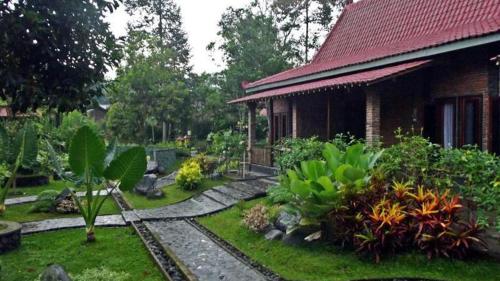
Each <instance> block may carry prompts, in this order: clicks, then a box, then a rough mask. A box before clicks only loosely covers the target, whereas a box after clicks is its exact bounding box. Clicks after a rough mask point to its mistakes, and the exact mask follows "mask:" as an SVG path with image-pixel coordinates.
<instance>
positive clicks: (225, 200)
mask: <svg viewBox="0 0 500 281" xmlns="http://www.w3.org/2000/svg"><path fill="white" fill-rule="evenodd" d="M203 195H205V196H207V197H209V198H211V199H213V200H215V201H217V202H219V203H222V204H224V205H225V206H228V207H229V206H232V205H234V204H236V203H237V202H238V200H236V199H234V198H233V197H231V196H229V195H226V194H224V193H222V192H219V191H217V190H215V189H210V190H207V191H205V192H203Z"/></svg>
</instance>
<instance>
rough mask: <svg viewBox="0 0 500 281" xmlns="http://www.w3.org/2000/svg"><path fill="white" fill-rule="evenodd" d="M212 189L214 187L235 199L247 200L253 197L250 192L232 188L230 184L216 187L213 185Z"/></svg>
mask: <svg viewBox="0 0 500 281" xmlns="http://www.w3.org/2000/svg"><path fill="white" fill-rule="evenodd" d="M213 189H215V190H217V191H219V192H222V193H224V194H226V195H228V196H231V197H233V198H235V199H237V200H238V201H239V200H248V199H251V198H253V195H252V194H249V193H247V192H243V191H241V190H238V189H236V188H233V187H231V185H227V186H226V185H223V186H217V187H214V188H213Z"/></svg>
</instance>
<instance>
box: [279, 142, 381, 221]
mask: <svg viewBox="0 0 500 281" xmlns="http://www.w3.org/2000/svg"><path fill="white" fill-rule="evenodd" d="M382 153H383V151H379V152H377V153H373V152H366V148H365V146H364V145H363V144H360V143H358V144H354V145H352V146H349V147H348V148H347V149H346V150H345V151H340V150H339V149H338V148H337V147H336V146H335V145H333V144H326V145H325V148H324V150H323V153H322V155H323V158H324V160H310V161H303V162H301V164H300V168H298V167H296V168H295V170H288V171H287V178H286V180H285V186H288V187H289V189H290V191H291V192H292V193H293V194H294V197H293V198H294V199H293V200H292V201H291V202H290V203H289V204H288V205H287V209H288V210H289V211H291V212H295V213H299V214H300V216H301V221H300V224H299V225H300V226H307V225H318V224H319V223H320V222H321V221H322V220H323V219H324V218H325V215H326V214H327V213H329V212H330V211H332V210H334V209H335V208H339V207H341V206H342V203H343V200H344V199H345V198H346V196H347V195H349V194H355V193H359V192H362V191H363V190H364V189H365V188H366V186H367V185H368V183H369V182H370V179H371V172H372V170H373V167H374V166H375V163H376V162H377V160H378V159H379V158H380V156H381V155H382Z"/></svg>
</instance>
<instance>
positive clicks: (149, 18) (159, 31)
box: [125, 0, 191, 72]
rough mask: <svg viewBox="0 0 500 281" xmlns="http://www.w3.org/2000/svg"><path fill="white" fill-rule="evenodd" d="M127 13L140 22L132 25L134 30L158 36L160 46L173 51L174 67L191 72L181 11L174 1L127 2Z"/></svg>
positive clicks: (129, 0) (144, 0)
mask: <svg viewBox="0 0 500 281" xmlns="http://www.w3.org/2000/svg"><path fill="white" fill-rule="evenodd" d="M125 5H126V8H127V12H128V13H129V14H130V15H134V16H136V17H138V18H139V20H137V21H135V22H133V23H132V24H131V29H132V30H141V31H146V32H148V33H150V34H154V35H156V36H157V37H158V38H159V39H160V40H158V44H160V46H162V47H166V48H169V49H171V50H172V51H173V52H174V55H173V56H172V62H171V64H172V66H174V67H177V68H182V69H183V70H184V71H187V72H190V70H191V67H190V66H189V59H190V48H189V44H188V39H187V34H186V32H185V31H184V29H183V27H182V18H181V10H180V8H179V7H178V6H177V4H176V3H175V2H174V0H125Z"/></svg>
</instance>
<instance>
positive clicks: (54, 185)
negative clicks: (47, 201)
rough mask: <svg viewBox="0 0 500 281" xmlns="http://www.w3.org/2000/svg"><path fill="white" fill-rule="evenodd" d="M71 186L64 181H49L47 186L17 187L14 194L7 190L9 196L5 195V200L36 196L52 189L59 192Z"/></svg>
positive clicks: (11, 190) (12, 191)
mask: <svg viewBox="0 0 500 281" xmlns="http://www.w3.org/2000/svg"><path fill="white" fill-rule="evenodd" d="M72 186H73V184H71V183H68V182H66V181H62V180H61V181H52V180H51V181H50V183H49V184H47V185H41V186H31V187H17V188H16V189H15V194H13V193H14V190H13V189H10V190H9V194H8V195H7V198H14V197H22V196H31V195H38V194H39V193H40V192H42V191H44V190H48V189H53V190H58V191H61V190H63V189H64V188H66V187H72Z"/></svg>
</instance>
